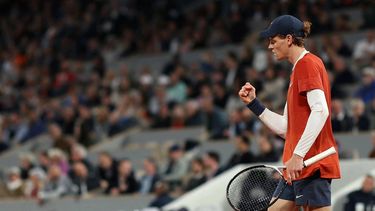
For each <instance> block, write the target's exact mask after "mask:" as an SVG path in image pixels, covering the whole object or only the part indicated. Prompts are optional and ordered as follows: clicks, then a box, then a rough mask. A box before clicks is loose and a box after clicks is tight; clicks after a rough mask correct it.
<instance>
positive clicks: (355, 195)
mask: <svg viewBox="0 0 375 211" xmlns="http://www.w3.org/2000/svg"><path fill="white" fill-rule="evenodd" d="M374 187H375V185H374V177H373V176H371V175H366V176H365V178H364V180H363V182H362V187H361V189H360V190H356V191H353V192H351V193H349V194H348V196H347V202H346V203H345V208H344V210H345V211H353V210H372V209H373V206H374V205H375V195H374V193H373V191H374Z"/></svg>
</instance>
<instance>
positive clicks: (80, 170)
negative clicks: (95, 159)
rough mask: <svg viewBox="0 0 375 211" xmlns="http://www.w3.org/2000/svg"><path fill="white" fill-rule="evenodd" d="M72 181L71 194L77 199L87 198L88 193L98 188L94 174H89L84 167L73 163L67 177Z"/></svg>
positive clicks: (81, 164) (79, 163) (80, 163)
mask: <svg viewBox="0 0 375 211" xmlns="http://www.w3.org/2000/svg"><path fill="white" fill-rule="evenodd" d="M69 176H70V178H71V180H72V192H73V193H74V194H75V195H76V196H78V197H84V198H86V197H88V196H89V192H90V191H92V190H95V189H96V188H98V187H99V180H98V178H97V177H96V175H95V174H89V171H88V169H87V167H86V165H85V164H84V163H82V162H79V161H78V162H75V163H74V164H73V167H72V171H71V174H70V175H69Z"/></svg>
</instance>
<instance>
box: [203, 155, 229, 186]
mask: <svg viewBox="0 0 375 211" xmlns="http://www.w3.org/2000/svg"><path fill="white" fill-rule="evenodd" d="M203 163H204V167H205V169H206V178H207V180H210V179H212V178H214V177H216V176H217V175H219V174H221V173H222V172H223V171H224V169H223V168H221V167H220V155H219V154H218V153H217V152H215V151H208V152H207V153H206V154H205V155H204V156H203Z"/></svg>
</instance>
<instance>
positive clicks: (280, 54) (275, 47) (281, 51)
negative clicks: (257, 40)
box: [268, 35, 290, 60]
mask: <svg viewBox="0 0 375 211" xmlns="http://www.w3.org/2000/svg"><path fill="white" fill-rule="evenodd" d="M289 36H290V35H287V36H286V37H285V38H282V37H280V36H275V37H272V38H270V39H269V44H268V49H270V50H271V51H272V53H273V55H274V56H275V57H276V59H277V60H283V59H287V58H288V49H289V48H288V47H289V46H290V44H289V42H290V37H289Z"/></svg>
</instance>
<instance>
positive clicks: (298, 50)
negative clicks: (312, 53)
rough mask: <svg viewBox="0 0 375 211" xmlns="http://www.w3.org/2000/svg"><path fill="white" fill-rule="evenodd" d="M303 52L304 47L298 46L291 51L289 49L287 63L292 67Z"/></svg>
mask: <svg viewBox="0 0 375 211" xmlns="http://www.w3.org/2000/svg"><path fill="white" fill-rule="evenodd" d="M303 51H305V48H304V47H299V46H293V47H292V48H291V49H290V54H289V59H288V60H289V62H290V63H291V64H292V65H294V64H295V63H296V62H297V60H298V58H299V57H300V55H301V53H302V52H303Z"/></svg>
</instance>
